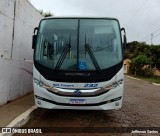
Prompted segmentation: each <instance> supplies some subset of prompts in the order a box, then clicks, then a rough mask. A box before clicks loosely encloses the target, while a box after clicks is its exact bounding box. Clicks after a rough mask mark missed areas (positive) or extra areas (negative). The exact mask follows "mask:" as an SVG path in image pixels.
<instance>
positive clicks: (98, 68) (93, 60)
mask: <svg viewBox="0 0 160 136" xmlns="http://www.w3.org/2000/svg"><path fill="white" fill-rule="evenodd" d="M84 47H85V50H86V51H87V52H88V54H89V56H90V58H91V60H92V62H93V64H94V66H95V68H96V70H98V71H99V70H101V69H100V67H99V64H98V62H97V60H96V58H95V56H94V54H93V51H92V50H91V48H90V47H89V44H87V43H86V35H85V46H84Z"/></svg>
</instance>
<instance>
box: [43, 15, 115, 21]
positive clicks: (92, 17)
mask: <svg viewBox="0 0 160 136" xmlns="http://www.w3.org/2000/svg"><path fill="white" fill-rule="evenodd" d="M52 18H53V19H54V18H65V19H67V18H68V19H69V18H75V19H77V18H85V19H87V18H88V19H113V20H118V19H117V18H114V17H104V16H103V17H95V16H51V17H46V18H43V19H52Z"/></svg>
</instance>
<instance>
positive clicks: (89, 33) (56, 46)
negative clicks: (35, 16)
mask: <svg viewBox="0 0 160 136" xmlns="http://www.w3.org/2000/svg"><path fill="white" fill-rule="evenodd" d="M34 59H35V61H36V62H37V63H39V64H41V65H43V66H45V67H47V68H50V69H53V70H74V71H84V70H85V71H87V70H94V71H96V70H104V69H107V68H110V67H112V66H114V65H116V64H118V63H120V62H122V45H121V35H120V27H119V23H118V21H117V20H115V19H98V18H94V19H85V18H82V19H75V18H72V19H69V18H65V19H62V18H55V19H54V18H52V19H44V20H42V21H41V23H40V27H39V30H38V36H37V43H36V48H35V56H34Z"/></svg>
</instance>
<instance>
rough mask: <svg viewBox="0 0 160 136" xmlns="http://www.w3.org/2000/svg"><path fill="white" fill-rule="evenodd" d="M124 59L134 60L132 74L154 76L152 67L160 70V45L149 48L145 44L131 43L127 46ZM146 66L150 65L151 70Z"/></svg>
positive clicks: (131, 65)
mask: <svg viewBox="0 0 160 136" xmlns="http://www.w3.org/2000/svg"><path fill="white" fill-rule="evenodd" d="M124 58H129V59H131V60H132V62H131V64H130V69H129V72H130V74H135V75H143V76H152V75H153V71H152V67H157V68H160V45H157V46H154V45H152V46H149V45H147V44H146V43H145V42H137V41H133V42H130V43H128V44H127V46H126V49H125V55H124ZM144 65H146V66H147V65H149V66H150V68H147V67H146V68H144V67H143V66H144Z"/></svg>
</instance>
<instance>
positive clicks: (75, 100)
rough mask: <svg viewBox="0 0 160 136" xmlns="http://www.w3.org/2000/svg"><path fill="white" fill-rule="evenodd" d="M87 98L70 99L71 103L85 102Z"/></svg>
mask: <svg viewBox="0 0 160 136" xmlns="http://www.w3.org/2000/svg"><path fill="white" fill-rule="evenodd" d="M85 103H86V101H85V99H70V104H85Z"/></svg>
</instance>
